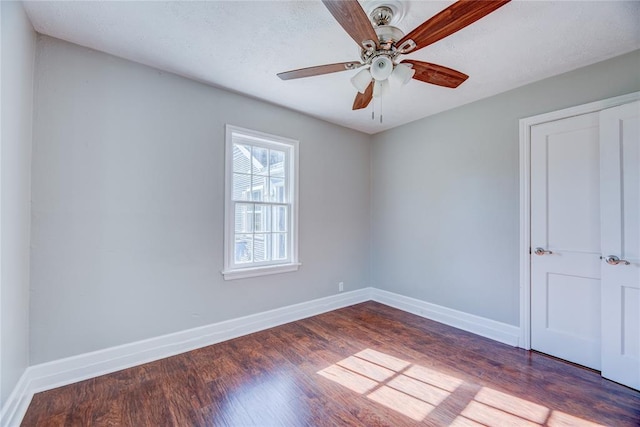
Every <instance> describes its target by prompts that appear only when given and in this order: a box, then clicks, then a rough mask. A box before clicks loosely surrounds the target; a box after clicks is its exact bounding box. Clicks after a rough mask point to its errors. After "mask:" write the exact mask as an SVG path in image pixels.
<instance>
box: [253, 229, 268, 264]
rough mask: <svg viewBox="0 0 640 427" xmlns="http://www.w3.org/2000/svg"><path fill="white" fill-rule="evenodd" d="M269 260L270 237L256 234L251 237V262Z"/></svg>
mask: <svg viewBox="0 0 640 427" xmlns="http://www.w3.org/2000/svg"><path fill="white" fill-rule="evenodd" d="M270 260H271V235H270V234H256V235H254V237H253V261H254V262H262V261H270Z"/></svg>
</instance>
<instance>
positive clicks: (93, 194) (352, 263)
mask: <svg viewBox="0 0 640 427" xmlns="http://www.w3.org/2000/svg"><path fill="white" fill-rule="evenodd" d="M36 82H37V85H36V105H35V116H34V117H35V118H34V120H35V121H34V146H33V206H32V209H33V213H32V215H33V216H32V226H33V230H32V245H33V248H32V270H31V279H32V282H31V287H32V295H31V317H30V318H31V363H32V364H36V363H41V362H46V361H50V360H54V359H58V358H61V357H65V356H71V355H75V354H80V353H84V352H89V351H92V350H98V349H101V348H106V347H110V346H114V345H119V344H124V343H128V342H132V341H136V340H141V339H145V338H149V337H154V336H157V335H161V334H165V333H170V332H175V331H180V330H184V329H187V328H193V327H196V326H201V325H206V324H210V323H213V322H218V321H222V320H225V319H230V318H235V317H239V316H244V315H248V314H252V313H256V312H261V311H264V310H269V309H274V308H277V307H281V306H286V305H289V304H294V303H299V302H303V301H308V300H311V299H315V298H319V297H324V296H328V295H332V294H335V293H337V282H338V281H344V282H345V291H347V290H354V289H357V288H361V287H365V286H368V285H369V249H368V248H369V208H370V197H369V193H370V191H369V166H370V144H369V142H370V141H369V137H368V136H367V135H364V134H361V133H358V132H355V131H351V130H348V129H345V128H341V127H338V126H335V125H331V124H328V123H326V122H323V121H320V120H316V119H313V118H310V117H308V116H305V115H302V114H298V113H295V112H292V111H290V110H286V109H283V108H280V107H276V106H273V105H270V104H267V103H263V102H259V101H255V100H251V99H248V98H246V97H243V96H239V95H235V94H232V93H229V92H226V91H222V90H218V89H215V88H212V87H209V86H205V85H203V84H200V83H196V82H193V81H190V80H188V79H185V78H181V77H178V76H175V75H172V74H167V73H163V72H160V71H157V70H154V69H152V68H149V67H145V66H142V65H139V64H135V63H132V62H128V61H125V60H122V59H118V58H115V57H112V56H109V55H107V54H104V53H99V52H95V51H91V50H88V49H86V48H82V47H79V46H76V45H73V44H69V43H66V42H63V41H60V40H56V39H52V38H49V37H45V36H39V38H38V46H37V56H36ZM225 123H231V124H235V125H238V126H242V127H246V128H251V129H255V130H259V131H262V132H268V133H273V134H278V135H282V136H285V137H290V138H294V139H298V140H299V141H300V248H299V254H300V260H301V262H302V263H303V265H302V267H301V268H300V270H299V271H298V272H295V273H285V274H279V275H273V276H265V277H260V278H252V279H244V280H235V281H224V280H223V279H222V276H221V275H220V270H221V269H222V267H223V190H224V187H223V184H224V183H223V173H224V156H223V154H224V125H225Z"/></svg>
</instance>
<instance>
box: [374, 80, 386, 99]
mask: <svg viewBox="0 0 640 427" xmlns="http://www.w3.org/2000/svg"><path fill="white" fill-rule="evenodd" d="M388 91H389V81H388V80H376V81H375V82H373V97H374V98H380V97H381V96H382V95H384V94H386V93H387V92H388Z"/></svg>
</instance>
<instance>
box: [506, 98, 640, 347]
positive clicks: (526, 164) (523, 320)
mask: <svg viewBox="0 0 640 427" xmlns="http://www.w3.org/2000/svg"><path fill="white" fill-rule="evenodd" d="M637 100H640V92H632V93H629V94H626V95H622V96H616V97H613V98H607V99H603V100H600V101H595V102H590V103H588V104H582V105H578V106H575V107H570V108H565V109H562V110H558V111H552V112H550V113H544V114H539V115H536V116H531V117H526V118H523V119H520V247H519V252H520V339H519V342H518V347H520V348H524V349H526V350H530V349H531V257H530V255H531V128H532V127H533V126H535V125H539V124H542V123H547V122H552V121H555V120H561V119H566V118H569V117H573V116H579V115H582V114H587V113H593V112H597V111H601V110H605V109H607V108H611V107H617V106H619V105H622V104H627V103H629V102H633V101H637Z"/></svg>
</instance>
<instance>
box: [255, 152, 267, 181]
mask: <svg viewBox="0 0 640 427" xmlns="http://www.w3.org/2000/svg"><path fill="white" fill-rule="evenodd" d="M253 173H254V174H257V175H268V174H269V150H268V149H266V148H262V147H253Z"/></svg>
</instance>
